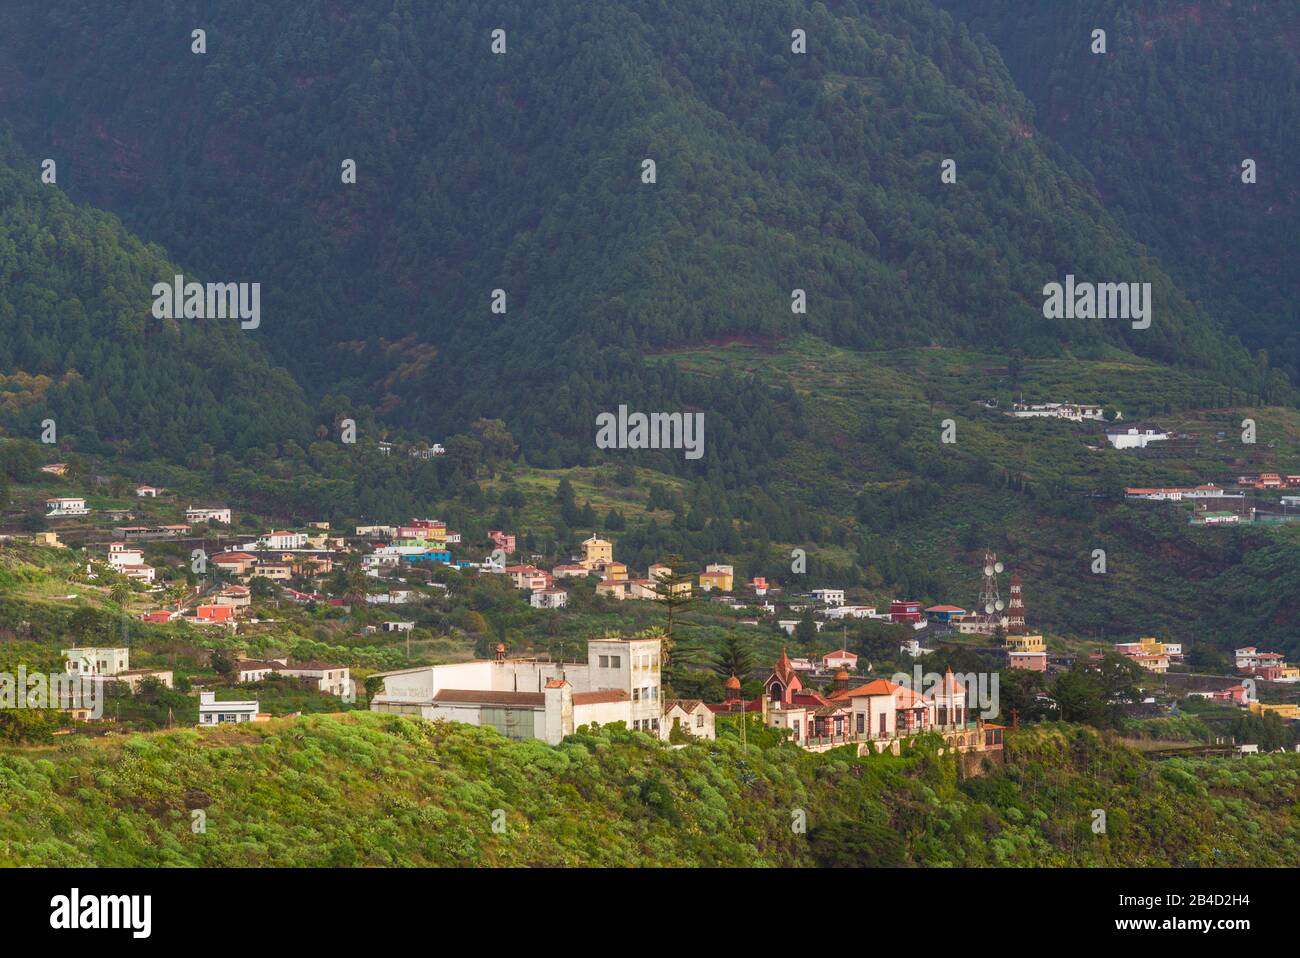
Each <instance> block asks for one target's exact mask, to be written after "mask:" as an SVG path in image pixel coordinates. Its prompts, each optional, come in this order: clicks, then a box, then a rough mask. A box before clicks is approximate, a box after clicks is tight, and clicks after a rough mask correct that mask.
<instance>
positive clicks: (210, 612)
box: [195, 605, 235, 622]
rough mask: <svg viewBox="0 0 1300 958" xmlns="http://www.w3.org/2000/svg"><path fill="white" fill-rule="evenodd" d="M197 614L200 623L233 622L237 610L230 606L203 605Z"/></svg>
mask: <svg viewBox="0 0 1300 958" xmlns="http://www.w3.org/2000/svg"><path fill="white" fill-rule="evenodd" d="M195 611H196V612H197V618H198V620H199V621H200V622H233V621H234V618H235V610H234V609H233V608H231V607H230V606H228V605H201V606H199V607H198V609H196V610H195Z"/></svg>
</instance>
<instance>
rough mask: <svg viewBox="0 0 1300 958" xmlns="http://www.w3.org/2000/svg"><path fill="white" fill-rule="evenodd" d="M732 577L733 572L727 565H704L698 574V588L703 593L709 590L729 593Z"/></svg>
mask: <svg viewBox="0 0 1300 958" xmlns="http://www.w3.org/2000/svg"><path fill="white" fill-rule="evenodd" d="M733 575H734V570H733V569H732V567H731V566H729V565H717V564H714V565H706V566H705V567H704V571H703V572H701V573H700V588H701V589H703V590H704V591H705V592H708V591H709V590H710V589H718V590H720V591H722V592H730V591H731V586H732V577H733Z"/></svg>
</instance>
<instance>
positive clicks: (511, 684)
mask: <svg viewBox="0 0 1300 958" xmlns="http://www.w3.org/2000/svg"><path fill="white" fill-rule="evenodd" d="M659 653H660V642H659V640H658V639H639V638H633V639H592V640H590V641H589V642H588V643H587V661H586V663H582V662H553V661H549V660H545V661H542V660H537V659H507V658H504V657H502V658H498V659H496V660H494V661H488V660H481V661H473V662H460V663H456V664H453V665H428V666H420V667H417V668H411V669H400V670H398V671H396V672H383V673H380V675H379V677H380V678H382V679H383V680H384V689H383V691H382V692H381V693H379V694H378V695H376V696H375V697H374V698H373V699H372V700H371V703H370V708H371V710H372V711H375V712H392V713H397V714H404V715H419V716H423V717H424V718H428V719H449V720H452V721H457V722H465V723H467V724H470V725H485V726H486V725H490V726H492V727H493V728H495V729H497V731H499V732H501V734H503V735H505V736H506V737H508V738H513V739H518V740H525V739H540V740H541V741H544V742H547V743H549V744H552V745H554V744H556V743H558V742H559V741H560V740H561V739H562V738H564V736H566V735H569V734H572V733H573V732H574V731H575V730H576V729H578V728H581V727H582V726H584V725H590V724H593V723H596V724H600V725H605V724H610V723H613V722H623V723H624V724H625V725H627V727H628V728H631V729H635V730H637V731H644V732H648V733H650V734H651V735H655V736H657V737H664V736H666V734H667V732H666V729H664V728H663V707H664V703H663V699H662V697H661V696H660V692H659V686H660V673H659V670H660V663H659Z"/></svg>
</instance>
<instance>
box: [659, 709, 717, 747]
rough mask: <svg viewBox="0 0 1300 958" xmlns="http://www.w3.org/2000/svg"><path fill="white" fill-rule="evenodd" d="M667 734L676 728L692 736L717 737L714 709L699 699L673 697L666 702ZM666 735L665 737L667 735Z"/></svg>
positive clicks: (665, 726)
mask: <svg viewBox="0 0 1300 958" xmlns="http://www.w3.org/2000/svg"><path fill="white" fill-rule="evenodd" d="M664 728H665V729H666V730H667V732H666V736H667V735H671V734H672V730H673V729H674V728H675V729H677V730H678V731H679V732H682V733H684V734H686V735H689V736H690V737H691V738H699V739H706V740H709V741H712V740H713V739H715V738H717V732H716V730H715V724H714V719H713V710H712V709H710V708H709V707H708V706H707V705H705V704H704V703H703V702H702V701H700V700H699V699H672V700H670V701H668V702H665V703H664ZM666 736H665V737H666Z"/></svg>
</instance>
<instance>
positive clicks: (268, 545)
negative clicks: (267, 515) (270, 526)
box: [257, 532, 307, 550]
mask: <svg viewBox="0 0 1300 958" xmlns="http://www.w3.org/2000/svg"><path fill="white" fill-rule="evenodd" d="M257 542H258V545H260V546H261V547H262V548H263V549H289V550H293V549H303V548H306V546H307V535H306V533H303V532H268V533H267V534H266V535H264V536H262V538H260V539H258V540H257Z"/></svg>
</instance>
